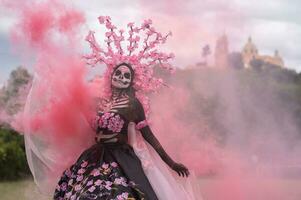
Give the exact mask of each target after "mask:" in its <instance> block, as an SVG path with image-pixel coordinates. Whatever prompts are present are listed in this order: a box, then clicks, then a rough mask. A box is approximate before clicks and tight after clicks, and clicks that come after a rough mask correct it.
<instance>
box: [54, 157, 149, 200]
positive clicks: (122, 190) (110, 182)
mask: <svg viewBox="0 0 301 200" xmlns="http://www.w3.org/2000/svg"><path fill="white" fill-rule="evenodd" d="M89 167H94V166H93V165H91V164H89V163H88V162H87V161H82V162H81V163H79V165H76V166H75V165H73V166H72V167H71V168H70V169H67V170H66V171H65V172H64V174H63V176H62V178H61V180H60V181H59V183H58V185H57V187H56V190H55V195H54V199H87V200H88V199H110V200H127V199H135V197H134V196H133V195H132V194H131V193H132V192H133V191H135V194H136V195H137V194H139V196H140V195H141V199H143V197H144V194H143V193H142V192H141V191H140V190H139V189H138V188H137V185H136V184H135V183H134V182H133V181H129V180H127V178H125V177H124V176H123V175H122V172H121V169H120V168H119V165H118V164H117V163H116V162H110V163H106V162H103V163H102V164H101V165H99V166H98V167H96V168H95V169H93V170H92V171H91V172H90V173H89V174H86V175H85V177H84V178H83V175H82V174H83V173H84V172H86V171H87V170H88V168H89ZM70 173H71V175H70ZM68 175H69V176H68ZM72 177H73V178H72ZM112 190H114V192H111V191H112ZM116 191H118V192H116ZM136 195H135V196H136Z"/></svg>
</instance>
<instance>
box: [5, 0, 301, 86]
mask: <svg viewBox="0 0 301 200" xmlns="http://www.w3.org/2000/svg"><path fill="white" fill-rule="evenodd" d="M65 2H66V3H67V4H69V5H71V6H73V7H74V8H76V9H79V10H81V11H82V12H83V13H84V14H85V16H86V24H85V27H84V28H83V30H82V32H83V33H82V34H83V35H85V34H86V33H87V32H88V30H96V31H97V33H98V37H99V38H101V37H102V32H101V31H100V28H99V27H100V26H99V25H98V21H97V17H98V16H100V15H109V16H111V18H112V21H113V22H114V23H116V24H117V25H118V26H124V27H125V26H126V24H127V23H128V22H129V21H134V22H137V23H140V22H142V20H143V19H148V18H151V19H152V20H153V22H154V24H155V26H156V27H157V28H158V29H159V30H160V31H162V32H166V33H167V32H168V31H172V32H173V37H172V38H171V39H170V40H169V42H168V43H167V47H166V48H167V49H168V50H170V51H173V52H174V53H175V55H176V58H175V61H174V62H175V65H176V66H178V67H185V66H188V65H193V64H195V63H197V62H199V61H200V59H201V49H202V47H203V46H204V45H205V44H210V45H211V48H212V49H214V44H215V41H216V39H217V38H218V37H219V36H221V35H222V34H224V33H225V34H226V35H227V36H228V39H229V41H230V47H229V48H230V51H241V49H242V48H243V46H244V44H245V43H246V41H247V38H248V37H249V36H251V37H252V39H253V41H254V43H255V44H256V46H257V48H258V49H259V53H260V54H263V55H273V53H274V51H275V50H276V49H277V50H278V51H279V53H280V55H281V56H282V57H283V59H284V62H285V65H286V66H287V67H288V68H291V69H295V70H297V71H298V72H299V71H301V45H299V44H301V1H299V0H290V1H285V0H262V1H248V0H185V1H184V0H164V1H162V0H152V1H149V0H89V3H87V1H82V0H73V1H71V0H69V1H65ZM15 22H16V16H15V15H14V14H13V13H12V12H11V11H10V10H8V9H6V8H4V7H3V6H2V5H1V4H0V86H1V85H3V84H4V83H5V81H6V80H7V78H8V75H9V73H10V71H11V70H12V69H14V68H16V67H17V66H20V65H23V66H30V65H32V63H33V62H32V58H24V57H20V56H19V55H18V54H16V53H15V52H14V50H15V49H14V47H12V46H11V43H10V36H9V32H10V29H11V28H12V27H13V26H14V24H15ZM83 43H84V40H83ZM86 50H87V46H84V45H83V51H86Z"/></svg>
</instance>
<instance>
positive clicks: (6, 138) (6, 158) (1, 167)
mask: <svg viewBox="0 0 301 200" xmlns="http://www.w3.org/2000/svg"><path fill="white" fill-rule="evenodd" d="M28 174H29V169H28V166H27V161H26V156H25V151H24V140H23V136H21V135H19V134H18V133H17V132H15V131H12V130H8V129H6V128H0V180H14V179H18V178H21V177H24V176H25V175H28Z"/></svg>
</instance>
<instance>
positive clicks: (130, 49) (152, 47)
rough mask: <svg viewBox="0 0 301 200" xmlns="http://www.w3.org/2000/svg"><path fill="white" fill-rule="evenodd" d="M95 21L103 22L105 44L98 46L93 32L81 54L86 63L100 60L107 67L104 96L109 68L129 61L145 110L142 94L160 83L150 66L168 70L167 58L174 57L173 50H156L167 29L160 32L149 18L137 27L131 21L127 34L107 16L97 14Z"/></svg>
mask: <svg viewBox="0 0 301 200" xmlns="http://www.w3.org/2000/svg"><path fill="white" fill-rule="evenodd" d="M98 20H99V23H100V24H102V25H105V27H106V29H107V32H105V40H104V42H105V45H104V46H105V47H102V46H101V45H99V43H98V42H97V41H96V39H95V35H94V32H93V31H90V32H89V34H88V35H87V37H86V41H88V42H89V44H90V47H91V49H92V52H91V53H90V54H88V55H85V56H84V57H85V58H86V60H87V64H89V65H92V66H95V65H96V64H98V63H104V64H105V65H106V67H107V69H106V71H105V73H104V76H103V78H104V79H105V80H104V81H105V84H104V95H108V96H109V95H110V94H111V86H110V85H111V83H110V77H111V74H112V72H113V69H114V67H115V66H116V65H118V64H120V63H124V62H126V63H129V64H131V66H132V67H133V69H134V71H135V76H134V77H135V78H134V80H133V87H134V89H135V90H136V96H137V97H138V98H139V100H140V101H141V102H142V104H143V106H144V107H145V109H146V110H148V107H149V106H148V98H147V97H146V96H145V95H144V94H145V93H147V92H154V91H156V90H157V89H158V88H159V87H160V86H162V85H164V84H165V83H164V81H163V80H162V79H161V78H156V77H154V75H153V68H154V66H156V65H157V66H160V67H161V68H163V69H166V70H168V71H170V72H173V71H174V67H173V66H172V64H170V60H171V59H173V58H174V54H173V53H165V52H162V51H159V50H158V48H157V47H158V46H159V45H161V44H164V43H165V42H166V40H167V38H168V37H169V36H171V32H169V33H168V34H166V35H162V34H161V33H160V32H158V31H157V30H156V29H155V28H154V27H153V26H152V20H150V19H148V20H145V21H144V22H143V23H142V24H141V25H140V26H135V24H134V23H133V22H131V23H128V24H127V29H128V31H127V33H125V30H124V29H117V28H116V26H114V25H113V24H112V22H111V18H110V17H109V16H100V17H98Z"/></svg>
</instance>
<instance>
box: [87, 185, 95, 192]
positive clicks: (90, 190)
mask: <svg viewBox="0 0 301 200" xmlns="http://www.w3.org/2000/svg"><path fill="white" fill-rule="evenodd" d="M95 189H96V188H95V187H94V186H91V187H90V188H89V189H88V190H89V192H93V191H94V190H95Z"/></svg>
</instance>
